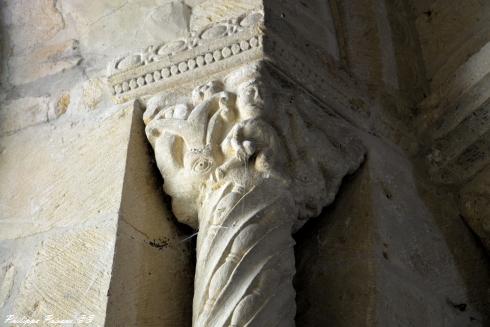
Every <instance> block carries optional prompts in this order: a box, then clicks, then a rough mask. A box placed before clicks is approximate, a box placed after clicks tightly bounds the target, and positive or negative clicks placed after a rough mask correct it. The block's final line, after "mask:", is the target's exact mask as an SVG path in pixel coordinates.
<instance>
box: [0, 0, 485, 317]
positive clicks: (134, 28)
mask: <svg viewBox="0 0 490 327" xmlns="http://www.w3.org/2000/svg"><path fill="white" fill-rule="evenodd" d="M0 4H1V5H2V6H1V21H0V23H1V24H0V26H1V28H0V35H1V38H0V39H1V44H0V45H1V54H2V57H1V58H2V60H1V66H0V67H1V75H0V83H1V86H2V88H1V90H0V225H1V227H0V282H1V286H0V324H2V323H3V321H4V319H5V317H7V315H9V314H15V316H16V317H17V318H19V317H20V318H21V317H41V318H44V316H45V315H50V314H51V315H53V316H54V317H55V318H58V319H69V318H72V317H74V316H77V315H82V314H86V315H94V319H95V320H94V324H95V325H97V326H102V325H104V324H106V325H107V326H124V325H125V324H126V325H127V324H130V325H137V324H139V325H144V326H153V325H155V326H161V325H162V324H165V326H179V327H180V326H188V325H190V319H191V311H192V308H191V298H192V279H193V269H194V268H193V260H194V259H193V252H192V251H193V250H192V246H193V244H194V243H192V238H191V239H188V237H189V236H191V234H192V231H190V230H188V229H184V228H183V227H182V226H180V225H178V224H177V223H176V221H175V220H174V218H173V216H172V214H171V212H170V208H169V207H168V205H167V204H168V199H167V198H166V197H165V196H164V195H163V193H162V191H161V183H162V181H161V179H160V177H159V173H158V171H157V170H156V168H155V165H154V162H153V161H152V160H153V159H151V158H152V157H153V154H152V152H151V150H150V148H149V146H148V144H147V143H146V141H145V137H144V131H143V124H142V122H141V112H140V109H139V108H138V105H137V104H135V103H133V102H127V103H126V104H123V105H114V104H113V103H112V101H111V98H110V95H111V94H110V92H109V90H108V88H107V87H106V83H105V80H104V75H105V68H106V65H107V63H109V62H110V61H111V60H112V59H113V58H114V57H117V56H122V55H126V54H129V53H133V52H134V51H135V50H138V49H144V48H146V47H147V46H149V45H151V44H159V43H161V42H165V41H171V40H174V39H177V38H181V37H186V36H188V35H189V34H190V32H191V31H193V30H196V29H199V28H201V27H203V26H205V25H207V24H209V23H211V22H217V21H221V20H223V19H228V18H231V17H235V16H237V15H239V14H241V13H243V12H246V11H248V10H250V9H252V8H255V7H257V6H260V5H261V4H262V1H258V0H257V1H256V0H253V1H251V0H185V1H178V0H174V1H172V0H143V1H136V0H125V1H123V0H100V1H86V0H58V1H56V0H3V1H0ZM266 4H267V5H268V4H270V5H268V6H266V10H269V11H268V13H270V16H268V17H274V19H271V20H270V21H267V22H266V25H267V24H270V27H271V30H273V29H274V28H276V31H274V32H277V33H278V34H281V33H283V35H282V36H283V37H284V36H286V38H287V37H289V36H290V35H289V34H287V33H285V32H284V31H285V28H290V29H291V30H293V31H296V32H297V33H296V32H295V33H296V34H295V36H296V38H292V37H291V42H292V43H294V42H297V44H298V45H300V46H302V47H303V48H302V49H303V50H305V51H306V52H308V51H312V57H311V58H313V57H314V59H315V60H317V61H315V62H316V63H317V62H320V63H321V67H320V68H321V69H324V70H325V72H326V73H325V76H326V79H327V80H328V83H325V84H328V85H327V86H326V88H325V92H324V98H325V99H326V100H327V102H328V101H331V103H333V106H334V107H335V106H336V108H335V109H337V110H339V108H340V111H341V114H343V115H344V116H345V117H347V118H348V119H349V120H350V121H351V122H353V125H355V126H356V130H357V131H358V133H359V135H360V136H361V138H362V139H363V140H364V141H365V145H366V146H367V148H368V159H367V162H366V163H365V164H364V165H363V166H362V168H361V171H360V172H358V173H357V174H356V175H354V176H350V177H348V178H347V179H346V180H345V181H344V186H343V187H342V189H341V192H340V194H339V196H338V198H337V200H336V202H335V203H334V204H333V205H332V206H331V207H330V208H327V209H325V210H324V212H323V213H322V214H321V215H320V216H319V217H317V218H315V219H313V220H311V222H310V223H308V224H307V225H306V226H305V228H304V230H302V231H301V232H300V233H298V234H297V235H296V236H295V237H296V241H297V245H296V248H295V252H296V257H297V271H298V273H297V276H296V278H295V285H296V290H297V304H298V315H297V319H296V322H297V325H298V326H317V325H327V324H328V325H331V326H358V325H359V326H361V325H362V326H392V325H394V324H397V323H398V324H399V325H400V326H414V325H416V326H418V325H424V326H455V327H456V326H464V325H467V324H470V325H472V326H473V325H475V326H485V324H486V323H487V322H488V319H489V317H488V312H490V309H489V307H488V294H487V293H488V292H487V290H488V287H489V277H488V271H489V269H490V267H489V261H488V254H487V253H486V252H485V251H484V250H483V247H482V245H481V244H480V243H479V242H480V240H481V241H482V242H483V244H485V245H486V247H487V249H488V248H489V247H490V245H489V242H490V241H489V235H490V234H489V231H490V212H489V210H490V209H489V207H488V201H487V199H488V198H489V196H490V194H489V187H490V186H489V176H490V174H489V171H490V170H489V164H488V163H489V162H488V148H489V147H488V146H489V128H490V125H489V122H488V112H489V109H488V103H489V98H490V93H489V92H490V91H489V88H488V86H489V81H490V79H489V77H488V73H489V72H490V67H489V66H488V64H489V63H488V51H489V50H488V47H489V44H488V41H489V37H488V35H489V34H488V29H489V28H490V25H489V24H488V18H489V17H488V16H489V15H490V7H489V5H488V4H487V3H486V2H482V1H476V0H475V1H473V0H470V1H452V0H451V1H447V0H432V1H418V0H407V1H403V0H397V1H356V0H352V1H339V0H331V1H329V2H328V5H327V4H326V2H325V1H282V2H277V1H272V2H267V3H266ZM323 23H325V24H323ZM282 27H284V28H282ZM298 40H301V42H303V43H301V42H299V41H298ZM300 43H301V44H300ZM307 44H308V45H307ZM310 44H311V45H312V46H311V48H313V46H314V47H315V52H314V53H313V50H311V48H310ZM317 49H321V51H317ZM270 50H271V52H269V53H270V54H271V55H274V54H275V53H274V52H273V51H272V50H274V49H270ZM312 61H313V59H312ZM320 68H319V71H321V70H320ZM305 87H308V85H306V84H305ZM462 218H463V219H462ZM465 222H467V223H468V224H469V226H470V227H471V229H472V230H473V231H474V232H475V233H476V234H477V235H478V237H474V235H473V234H472V232H471V231H470V229H469V228H468V227H467V225H466V224H465Z"/></svg>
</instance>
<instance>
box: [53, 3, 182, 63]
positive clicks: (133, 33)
mask: <svg viewBox="0 0 490 327" xmlns="http://www.w3.org/2000/svg"><path fill="white" fill-rule="evenodd" d="M60 3H61V4H60V8H61V11H62V13H63V16H64V17H67V19H68V18H69V19H70V22H71V24H72V25H73V26H74V28H75V29H76V31H77V34H76V35H77V37H78V39H79V40H80V47H81V50H82V53H84V58H85V60H86V62H85V64H86V65H87V71H88V72H89V73H91V72H98V70H99V69H100V68H101V67H103V66H104V65H105V63H107V62H108V61H109V60H110V58H111V57H113V56H116V55H120V54H124V53H127V52H129V51H131V50H134V49H138V48H145V47H147V46H148V45H149V44H153V43H158V42H162V41H169V40H174V39H176V38H179V37H182V36H185V35H186V33H187V32H188V24H189V15H190V10H189V8H188V7H187V6H186V5H185V4H183V3H182V1H160V0H143V1H133V0H129V1H127V0H117V1H90V2H87V1H84V0H64V1H60ZM128 38H130V39H131V42H128Z"/></svg>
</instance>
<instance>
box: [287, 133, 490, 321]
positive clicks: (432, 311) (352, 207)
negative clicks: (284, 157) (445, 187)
mask: <svg viewBox="0 0 490 327" xmlns="http://www.w3.org/2000/svg"><path fill="white" fill-rule="evenodd" d="M363 139H364V141H365V143H366V144H367V146H368V151H369V152H368V159H367V162H366V163H365V164H364V166H363V167H362V168H361V171H360V172H359V173H357V174H356V175H355V176H353V177H351V178H349V180H348V181H346V182H345V184H344V185H345V187H343V188H342V190H341V192H340V193H339V196H338V200H337V201H336V202H335V203H334V205H333V208H331V209H327V210H326V211H325V212H324V213H323V214H322V215H321V216H320V217H318V218H316V219H315V220H312V221H310V222H309V223H308V224H307V225H305V227H304V230H302V231H300V232H299V233H298V234H297V236H296V241H297V245H296V255H297V257H298V273H297V275H296V283H295V285H296V286H297V289H298V290H299V291H298V316H297V326H329V325H331V326H422V325H423V326H438V327H439V326H454V327H457V326H467V325H471V324H474V325H475V326H485V322H486V321H487V319H488V316H487V312H488V304H487V289H486V288H485V287H486V285H488V283H489V282H490V281H489V276H488V269H489V263H488V262H487V261H486V259H485V254H484V253H483V252H482V251H481V249H479V248H478V245H477V244H476V243H475V242H474V240H473V238H472V235H471V233H470V232H469V231H468V230H467V229H465V228H464V224H463V223H462V222H461V220H460V219H459V218H458V215H457V208H456V207H455V205H454V204H453V205H449V204H448V203H446V202H445V200H444V197H445V196H447V195H445V194H441V195H439V196H437V197H434V196H433V195H431V194H433V193H432V192H433V191H432V190H430V186H429V189H428V190H426V191H422V190H421V189H420V186H419V185H418V182H417V181H416V180H415V179H414V177H413V175H412V168H411V165H410V163H409V162H408V161H407V159H406V158H405V157H404V155H403V154H402V153H401V152H400V151H399V150H397V149H396V148H393V147H390V146H387V145H386V144H382V143H378V142H377V141H376V140H375V139H374V138H371V137H367V136H366V137H365V138H363ZM426 201H427V202H428V203H430V206H427V205H426V204H425V203H426ZM482 286H483V288H482Z"/></svg>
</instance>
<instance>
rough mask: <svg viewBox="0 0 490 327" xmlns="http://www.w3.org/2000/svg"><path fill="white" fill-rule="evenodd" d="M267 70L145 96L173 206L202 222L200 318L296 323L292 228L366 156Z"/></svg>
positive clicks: (196, 316) (337, 125) (336, 123)
mask: <svg viewBox="0 0 490 327" xmlns="http://www.w3.org/2000/svg"><path fill="white" fill-rule="evenodd" d="M263 70H264V68H263V67H262V64H260V63H254V64H250V65H248V66H244V67H242V68H240V69H238V70H236V71H234V72H232V73H231V74H230V75H228V76H227V77H226V78H224V79H223V80H215V81H210V82H209V83H207V84H205V85H201V86H199V87H197V88H195V89H194V91H193V92H192V95H191V96H190V99H189V101H188V102H187V103H179V104H176V105H172V106H166V105H165V100H166V99H165V96H155V97H153V98H151V99H150V100H148V102H147V105H146V107H147V109H146V112H145V114H144V120H145V123H146V125H147V126H146V134H147V136H148V139H149V141H150V142H151V144H152V146H153V148H154V150H155V155H156V160H157V164H158V167H159V170H160V171H161V173H162V175H163V177H164V190H165V191H166V192H167V193H168V194H169V195H170V196H171V197H172V208H173V212H174V213H175V215H176V217H177V219H178V220H179V221H180V222H183V223H185V224H188V225H190V226H192V227H193V228H195V229H197V230H198V239H197V267H196V276H195V293H194V303H193V325H194V326H199V327H201V326H202V327H203V326H206V327H209V326H220V327H221V326H281V327H284V326H294V316H295V311H296V305H295V291H294V289H293V286H292V278H293V275H294V273H295V266H294V252H293V245H294V241H293V239H292V236H291V235H292V233H294V232H295V231H296V230H298V229H299V228H300V227H301V226H302V225H303V224H304V223H305V221H306V219H308V218H310V217H314V216H317V215H318V214H319V213H320V211H321V209H322V208H323V207H324V206H326V205H328V204H329V203H331V202H332V201H333V199H334V197H335V194H336V192H337V190H338V188H339V185H340V183H341V180H342V178H343V177H344V176H345V175H346V174H349V173H352V172H354V171H355V170H356V169H357V168H358V167H359V165H360V164H361V162H362V161H363V158H364V153H365V150H364V148H363V146H362V145H361V143H360V142H359V141H358V140H357V139H356V138H355V137H354V136H353V135H352V133H351V132H350V131H349V130H348V129H347V128H346V127H345V126H344V125H343V124H342V122H341V121H340V120H338V119H337V118H335V117H331V116H329V115H327V114H326V113H324V111H322V110H321V109H320V108H319V107H318V106H317V105H316V104H314V103H312V102H311V101H309V100H308V98H307V97H304V96H301V95H298V96H297V97H295V98H294V99H292V98H291V96H290V95H287V96H286V95H282V94H281V93H280V92H284V90H282V91H281V89H280V88H273V84H274V81H273V79H272V78H271V77H270V76H268V75H267V74H266V73H261V71H263ZM277 90H279V91H277ZM289 94H291V93H289Z"/></svg>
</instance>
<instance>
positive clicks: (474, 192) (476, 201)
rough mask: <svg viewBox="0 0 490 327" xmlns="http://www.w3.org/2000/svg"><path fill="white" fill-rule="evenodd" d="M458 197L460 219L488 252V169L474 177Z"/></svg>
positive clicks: (489, 192) (489, 208) (489, 221)
mask: <svg viewBox="0 0 490 327" xmlns="http://www.w3.org/2000/svg"><path fill="white" fill-rule="evenodd" d="M459 195H460V208H461V214H462V216H463V217H462V218H463V219H465V220H466V221H467V222H468V224H469V225H470V226H471V228H472V229H473V230H474V231H475V233H476V234H477V235H478V236H479V237H480V239H481V241H482V242H483V244H484V245H485V247H486V249H487V251H489V252H490V168H488V167H487V168H486V169H484V170H483V171H481V172H480V173H479V174H478V175H476V176H475V178H474V179H473V180H472V181H470V182H469V183H467V184H466V185H465V186H464V188H463V189H462V190H461V192H460V193H459Z"/></svg>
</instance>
